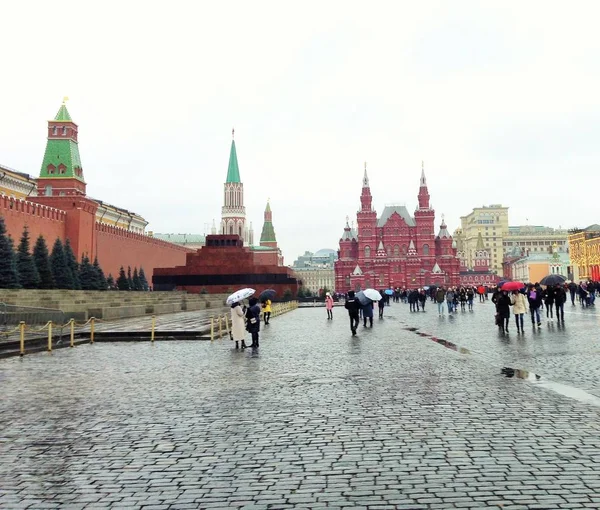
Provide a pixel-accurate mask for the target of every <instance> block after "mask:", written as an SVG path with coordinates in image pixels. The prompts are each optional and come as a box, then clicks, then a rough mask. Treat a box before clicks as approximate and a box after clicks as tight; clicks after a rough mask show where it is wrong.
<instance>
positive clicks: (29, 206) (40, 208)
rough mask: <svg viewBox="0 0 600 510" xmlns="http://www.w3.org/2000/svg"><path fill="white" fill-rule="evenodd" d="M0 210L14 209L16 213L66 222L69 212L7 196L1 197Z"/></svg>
mask: <svg viewBox="0 0 600 510" xmlns="http://www.w3.org/2000/svg"><path fill="white" fill-rule="evenodd" d="M0 210H6V211H13V212H15V213H23V214H27V215H30V216H33V217H38V218H44V219H48V220H54V221H60V222H64V221H65V220H66V219H67V213H66V212H65V211H62V210H61V209H56V208H55V207H50V206H47V205H42V204H36V203H35V202H30V201H28V200H22V199H18V198H12V197H7V196H2V197H0Z"/></svg>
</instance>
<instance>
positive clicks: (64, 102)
mask: <svg viewBox="0 0 600 510" xmlns="http://www.w3.org/2000/svg"><path fill="white" fill-rule="evenodd" d="M68 100H69V97H68V96H63V102H62V104H67V101H68Z"/></svg>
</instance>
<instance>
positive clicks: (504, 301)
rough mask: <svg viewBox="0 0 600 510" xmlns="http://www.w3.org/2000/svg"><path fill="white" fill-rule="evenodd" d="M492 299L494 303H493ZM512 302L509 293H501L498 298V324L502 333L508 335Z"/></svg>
mask: <svg viewBox="0 0 600 510" xmlns="http://www.w3.org/2000/svg"><path fill="white" fill-rule="evenodd" d="M493 299H494V298H493V297H492V301H493ZM511 305H512V302H511V300H510V297H509V296H508V292H506V291H500V293H499V294H498V296H497V298H496V315H497V317H496V319H497V320H496V324H498V326H499V327H500V331H502V333H508V321H509V320H510V307H511Z"/></svg>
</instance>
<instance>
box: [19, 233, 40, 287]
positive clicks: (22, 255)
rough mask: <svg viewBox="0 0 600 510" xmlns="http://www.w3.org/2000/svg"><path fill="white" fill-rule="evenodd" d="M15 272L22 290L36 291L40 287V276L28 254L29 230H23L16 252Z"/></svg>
mask: <svg viewBox="0 0 600 510" xmlns="http://www.w3.org/2000/svg"><path fill="white" fill-rule="evenodd" d="M17 272H18V274H19V283H20V284H21V286H22V287H23V288H24V289H37V288H38V287H39V285H40V275H39V274H38V271H37V268H36V267H35V262H34V260H33V257H32V255H31V253H29V230H28V229H27V227H25V228H24V229H23V235H22V236H21V242H20V243H19V249H18V251H17Z"/></svg>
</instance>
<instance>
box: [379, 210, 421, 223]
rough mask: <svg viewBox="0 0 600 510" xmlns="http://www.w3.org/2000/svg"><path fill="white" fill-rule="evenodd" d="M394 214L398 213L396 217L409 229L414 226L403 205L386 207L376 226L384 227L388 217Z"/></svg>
mask: <svg viewBox="0 0 600 510" xmlns="http://www.w3.org/2000/svg"><path fill="white" fill-rule="evenodd" d="M394 213H398V215H399V216H400V217H401V218H402V219H404V221H405V222H406V224H407V225H408V226H409V227H414V226H415V219H414V218H413V217H412V216H411V215H410V213H409V212H408V209H407V208H406V207H405V206H403V205H386V206H385V208H384V209H383V212H382V213H381V216H380V218H379V220H377V226H378V227H383V226H385V224H386V223H387V221H388V220H389V219H390V216H392V214H394Z"/></svg>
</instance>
